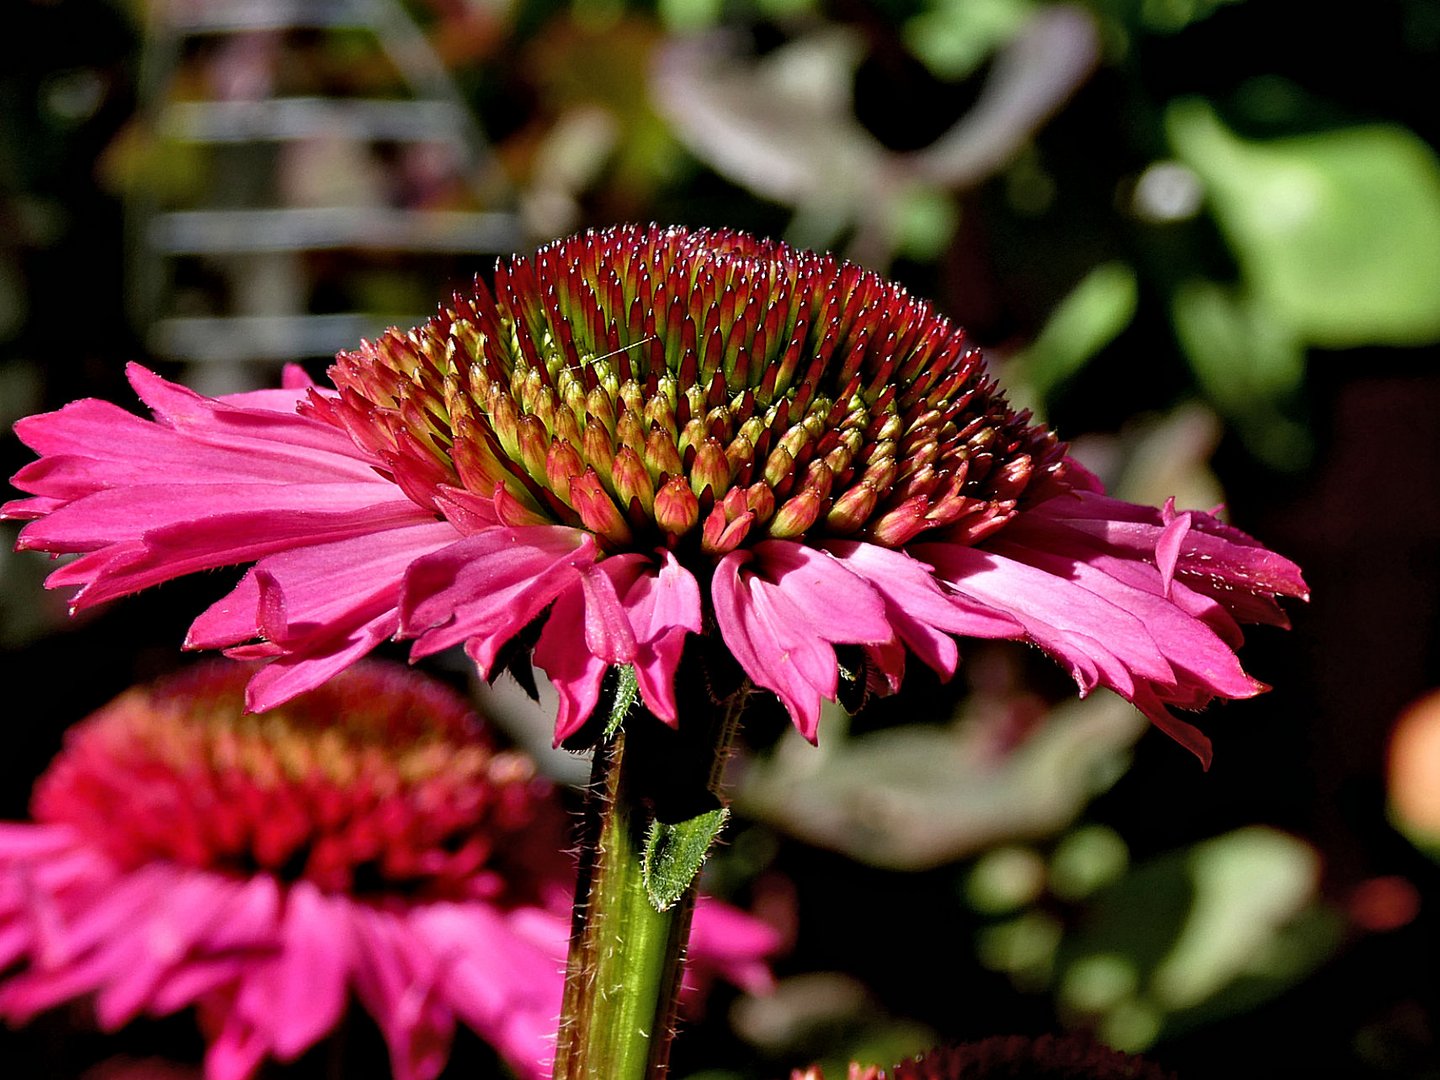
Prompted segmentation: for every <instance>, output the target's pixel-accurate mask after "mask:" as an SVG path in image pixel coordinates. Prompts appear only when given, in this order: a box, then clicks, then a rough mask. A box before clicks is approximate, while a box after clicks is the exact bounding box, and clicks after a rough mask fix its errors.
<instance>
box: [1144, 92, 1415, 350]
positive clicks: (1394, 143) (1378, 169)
mask: <svg viewBox="0 0 1440 1080" xmlns="http://www.w3.org/2000/svg"><path fill="white" fill-rule="evenodd" d="M1165 123H1166V131H1167V134H1168V135H1169V138H1170V142H1171V144H1172V145H1173V147H1174V148H1175V152H1176V154H1177V155H1178V156H1179V157H1180V159H1181V160H1182V161H1184V162H1185V164H1186V165H1188V166H1189V167H1190V168H1191V169H1193V170H1194V171H1195V173H1196V174H1197V175H1198V176H1200V178H1201V179H1202V180H1203V181H1204V182H1205V185H1206V188H1207V193H1208V197H1209V200H1210V204H1211V207H1212V209H1213V210H1214V213H1215V217H1216V220H1217V221H1218V223H1219V225H1220V227H1221V229H1222V230H1223V231H1224V233H1225V235H1226V238H1227V239H1228V240H1229V242H1230V244H1231V246H1232V247H1233V248H1234V252H1235V257H1236V259H1237V261H1238V262H1239V264H1240V267H1241V270H1242V272H1243V274H1244V278H1245V284H1246V286H1247V288H1248V290H1249V291H1250V292H1251V293H1252V294H1253V298H1254V300H1255V302H1256V303H1258V304H1260V305H1262V306H1263V307H1264V308H1266V309H1267V310H1268V312H1269V313H1270V314H1271V315H1273V317H1275V318H1276V319H1278V320H1280V321H1282V322H1283V323H1284V324H1286V325H1287V326H1288V327H1289V328H1290V329H1291V331H1292V332H1293V333H1294V335H1295V336H1296V338H1297V339H1298V340H1299V341H1300V342H1302V343H1304V344H1309V345H1319V346H1323V347H1327V348H1347V347H1351V346H1356V345H1367V344H1390V345H1418V344H1425V343H1428V342H1431V341H1434V340H1436V339H1437V338H1440V273H1437V272H1436V270H1437V260H1440V255H1437V252H1440V161H1437V160H1436V157H1435V154H1434V153H1433V152H1432V151H1431V150H1430V149H1429V148H1428V147H1427V146H1426V145H1425V144H1424V143H1423V142H1421V141H1420V140H1419V139H1418V138H1416V137H1415V136H1414V135H1413V134H1412V133H1411V132H1409V131H1408V130H1406V129H1404V128H1402V127H1398V126H1395V125H1379V124H1377V125H1371V126H1366V127H1353V128H1346V129H1343V130H1339V131H1328V132H1323V133H1320V134H1311V135H1300V136H1292V137H1288V138H1283V139H1274V140H1269V141H1264V142H1256V141H1251V140H1247V139H1242V138H1240V137H1238V136H1237V135H1235V134H1234V133H1233V132H1232V131H1230V130H1229V128H1227V127H1226V126H1225V125H1224V124H1223V123H1222V122H1221V121H1220V119H1219V118H1218V117H1217V116H1216V115H1215V112H1214V110H1213V109H1212V108H1211V107H1210V105H1209V104H1208V103H1206V102H1205V101H1203V100H1200V99H1198V98H1187V99H1184V100H1181V101H1178V102H1176V103H1175V104H1173V105H1171V106H1170V108H1169V109H1168V110H1167V112H1166V116H1165Z"/></svg>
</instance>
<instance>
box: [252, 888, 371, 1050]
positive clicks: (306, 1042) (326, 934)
mask: <svg viewBox="0 0 1440 1080" xmlns="http://www.w3.org/2000/svg"><path fill="white" fill-rule="evenodd" d="M348 903H349V901H346V900H343V899H341V900H337V901H333V902H332V901H330V900H327V899H326V898H325V897H323V896H321V895H320V892H319V890H317V889H316V888H315V887H314V886H313V885H311V884H310V883H309V882H308V881H299V882H297V883H295V884H294V885H292V886H291V887H290V890H289V895H288V896H287V898H286V901H285V919H284V925H283V944H282V947H281V952H280V954H279V956H277V957H276V960H275V964H274V968H273V971H274V979H273V981H270V982H269V985H266V986H264V987H263V988H258V989H261V992H262V993H264V995H265V1000H264V1001H263V1002H261V1003H259V1004H260V1007H263V1008H265V1009H267V1010H269V1012H270V1015H271V1018H272V1019H271V1023H270V1028H269V1032H270V1043H271V1045H272V1046H273V1047H274V1049H275V1056H276V1057H277V1058H279V1059H280V1060H281V1061H290V1060H293V1059H294V1058H297V1057H299V1056H300V1054H301V1053H302V1052H304V1051H305V1050H306V1049H308V1048H309V1047H310V1046H312V1045H314V1044H315V1043H316V1042H318V1041H320V1039H322V1038H324V1037H325V1036H326V1035H327V1034H329V1033H330V1032H331V1031H333V1030H335V1028H336V1026H337V1025H338V1024H339V1023H340V1018H341V1016H342V1015H343V1014H344V1012H345V1003H346V998H347V995H348V983H349V969H350V948H349V934H348V931H349V919H348V911H347V905H348Z"/></svg>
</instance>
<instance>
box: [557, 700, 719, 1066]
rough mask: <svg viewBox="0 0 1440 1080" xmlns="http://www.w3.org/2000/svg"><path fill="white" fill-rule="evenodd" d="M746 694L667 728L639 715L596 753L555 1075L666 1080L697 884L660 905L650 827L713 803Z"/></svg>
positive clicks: (689, 815) (687, 817) (684, 817)
mask: <svg viewBox="0 0 1440 1080" xmlns="http://www.w3.org/2000/svg"><path fill="white" fill-rule="evenodd" d="M744 696H745V694H744V692H743V691H742V692H738V693H736V694H735V695H733V696H732V697H731V698H729V699H728V700H727V701H726V702H724V703H722V704H721V705H718V706H717V705H713V704H711V703H709V702H706V704H708V705H710V709H709V715H706V716H694V715H690V716H686V717H684V718H683V719H682V720H681V723H680V731H678V732H677V731H674V730H671V729H670V728H668V727H666V726H665V725H663V724H661V723H660V721H658V720H656V719H655V718H654V717H653V716H650V715H649V714H648V713H645V712H643V711H641V712H638V713H636V714H633V715H632V716H631V717H630V718H629V719H627V720H626V721H625V725H624V730H622V731H619V732H617V733H616V734H615V735H614V737H613V738H612V739H611V740H610V741H609V743H608V744H606V745H604V746H601V747H599V748H597V749H596V751H595V762H594V768H593V777H592V784H591V790H590V793H589V797H588V799H587V801H586V810H585V821H584V825H583V827H582V834H581V838H580V845H581V853H580V877H579V880H578V882H577V885H576V894H575V916H574V921H573V923H572V927H571V938H570V959H569V963H568V965H567V969H566V974H565V999H564V1008H563V1015H562V1018H561V1027H560V1035H559V1044H558V1046H557V1049H556V1058H555V1072H554V1077H555V1080H661V1078H663V1077H664V1076H665V1074H666V1068H667V1065H668V1063H669V1058H670V1043H671V1040H672V1039H673V1037H674V1033H675V1022H676V1008H677V1003H678V999H679V993H680V979H681V968H682V966H683V963H684V958H685V947H686V942H687V941H688V940H689V936H690V919H691V915H692V914H693V912H694V907H695V895H696V887H697V886H696V881H693V880H692V881H691V882H690V883H689V885H688V887H687V888H685V889H684V891H683V894H682V895H681V896H680V897H679V899H678V900H677V901H676V902H674V903H673V904H671V905H670V906H668V907H667V908H666V909H665V910H663V911H661V910H657V907H656V904H655V903H654V902H653V901H652V899H651V891H650V890H648V889H647V879H646V870H645V861H644V853H645V842H646V835H647V833H648V832H649V831H650V830H651V829H652V827H654V826H655V823H657V822H658V823H660V824H661V825H673V824H677V823H681V822H684V821H687V820H691V819H693V818H695V817H696V816H697V815H700V814H703V813H705V812H706V811H707V810H713V809H714V808H715V807H716V806H717V805H718V798H719V797H718V793H717V790H716V789H717V788H718V786H719V777H720V769H721V766H722V764H723V761H724V757H725V754H726V751H727V750H728V748H729V745H730V741H731V739H732V738H733V736H734V732H735V729H736V727H737V725H738V720H739V714H740V710H741V707H742V703H743V699H744Z"/></svg>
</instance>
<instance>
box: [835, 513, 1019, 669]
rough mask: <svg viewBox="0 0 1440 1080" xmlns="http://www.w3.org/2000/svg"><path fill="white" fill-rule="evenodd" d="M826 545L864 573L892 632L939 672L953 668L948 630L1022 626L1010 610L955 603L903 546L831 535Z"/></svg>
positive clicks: (999, 630) (990, 633)
mask: <svg viewBox="0 0 1440 1080" xmlns="http://www.w3.org/2000/svg"><path fill="white" fill-rule="evenodd" d="M825 547H826V550H828V551H830V552H831V553H832V554H834V555H835V556H836V557H837V558H839V559H840V560H841V561H842V562H843V563H844V564H845V566H846V567H847V568H848V569H849V570H851V571H853V572H854V573H855V574H857V575H859V576H860V577H862V578H864V579H865V580H866V581H867V582H868V583H869V584H870V587H871V588H872V589H874V590H875V591H876V592H877V593H878V594H879V595H880V597H881V599H883V600H884V601H885V614H886V618H887V619H888V620H889V622H890V625H891V626H893V627H894V628H895V632H896V633H897V634H899V636H900V638H901V639H902V640H903V641H904V643H905V644H906V645H907V646H908V647H909V648H910V650H911V651H912V652H914V653H915V655H916V656H918V657H919V658H920V659H921V660H923V661H924V662H925V663H927V664H929V665H930V667H932V668H934V669H935V670H936V671H938V672H940V673H941V674H942V675H947V676H948V675H950V674H952V673H953V672H954V671H955V663H956V660H957V658H958V654H957V650H956V647H955V642H954V639H953V638H952V637H951V635H952V634H960V635H962V636H966V637H984V638H1014V637H1020V636H1021V635H1022V634H1023V630H1022V629H1021V627H1020V624H1019V623H1017V622H1016V621H1015V620H1014V619H1013V618H1011V617H1010V616H1008V615H1005V614H1002V613H998V612H989V611H980V610H975V609H973V608H966V607H963V606H961V605H959V604H956V603H955V602H954V600H953V599H952V598H951V597H949V596H947V595H946V594H945V593H944V592H942V591H941V589H940V586H939V585H938V584H937V583H936V581H935V576H934V571H933V569H932V568H931V567H930V566H928V565H926V564H925V563H923V562H921V561H920V560H919V559H916V558H913V557H912V556H910V555H907V554H905V553H904V552H900V551H895V550H892V549H890V548H884V547H880V546H879V545H878V544H866V543H861V542H859V541H855V540H837V541H830V542H828V543H827V544H826V545H825Z"/></svg>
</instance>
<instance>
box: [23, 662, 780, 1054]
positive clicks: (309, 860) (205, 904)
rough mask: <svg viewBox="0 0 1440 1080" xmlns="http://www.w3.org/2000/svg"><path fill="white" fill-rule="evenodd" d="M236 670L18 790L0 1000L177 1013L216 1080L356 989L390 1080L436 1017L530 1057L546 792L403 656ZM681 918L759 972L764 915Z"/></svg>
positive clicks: (335, 1010)
mask: <svg viewBox="0 0 1440 1080" xmlns="http://www.w3.org/2000/svg"><path fill="white" fill-rule="evenodd" d="M247 675H248V672H247V671H245V670H244V669H242V668H240V667H238V666H227V667H225V668H217V667H212V666H207V667H202V668H199V669H195V670H193V671H192V672H191V673H188V674H182V675H180V676H178V677H176V678H174V679H172V680H170V681H169V682H166V683H162V684H159V685H157V686H155V687H153V688H151V689H147V690H132V691H130V692H129V693H127V694H125V695H123V696H121V697H120V698H118V699H116V700H115V701H114V702H112V703H111V704H110V705H108V706H106V707H105V708H104V709H102V710H101V711H100V712H98V713H96V714H95V715H94V716H92V717H91V718H90V719H88V720H87V721H85V722H83V723H82V724H81V725H79V726H78V727H77V728H75V729H74V730H73V731H72V732H71V733H70V735H69V737H68V739H67V742H66V746H65V749H64V751H63V752H62V753H61V755H60V756H59V757H58V758H57V759H56V760H55V762H54V763H53V765H52V766H51V768H50V769H49V770H48V771H47V772H46V774H45V775H44V776H43V777H42V778H41V780H40V781H39V782H38V784H37V785H36V790H35V794H34V799H33V814H34V818H35V823H34V824H9V825H3V826H0V969H4V968H8V967H11V966H12V965H14V964H16V962H17V961H19V962H22V963H23V967H22V968H21V970H20V971H19V972H18V973H17V974H15V975H13V977H11V978H9V979H8V980H7V981H5V982H4V984H3V985H0V1015H3V1016H4V1017H5V1018H6V1019H8V1020H10V1021H12V1022H24V1021H25V1020H26V1019H28V1018H29V1017H30V1016H32V1015H34V1014H35V1013H36V1012H38V1011H40V1010H43V1009H46V1008H49V1007H52V1006H54V1005H58V1004H60V1003H62V1002H64V1001H67V1000H70V999H73V998H77V997H82V996H88V995H93V996H94V1002H95V1009H96V1013H97V1016H98V1018H99V1020H100V1023H101V1024H102V1026H104V1027H105V1028H107V1029H115V1028H118V1027H120V1026H122V1025H124V1024H126V1023H127V1022H129V1021H130V1020H131V1019H133V1018H134V1017H136V1016H137V1015H139V1014H141V1013H142V1012H148V1013H150V1014H154V1015H163V1014H167V1013H171V1012H175V1011H178V1010H180V1009H183V1008H186V1007H190V1006H194V1007H195V1008H196V1009H197V1010H198V1013H199V1016H200V1020H201V1023H202V1026H203V1027H204V1028H205V1030H206V1033H207V1036H208V1039H209V1043H210V1047H209V1052H208V1056H207V1060H206V1073H207V1077H208V1078H209V1080H226V1078H243V1077H248V1076H250V1075H252V1074H253V1073H254V1072H255V1070H256V1069H257V1068H258V1067H259V1065H260V1063H261V1062H262V1061H263V1060H264V1059H265V1058H266V1057H275V1058H278V1059H281V1060H289V1059H292V1058H294V1057H296V1056H297V1055H299V1054H300V1053H302V1052H303V1051H304V1050H306V1049H307V1048H308V1047H310V1046H311V1045H312V1044H314V1043H315V1042H316V1041H317V1040H319V1039H321V1038H323V1037H324V1036H325V1035H327V1034H328V1033H329V1032H330V1031H331V1030H332V1029H333V1028H334V1027H335V1026H336V1024H337V1023H338V1022H339V1020H340V1018H341V1016H342V1014H343V1013H344V1012H345V1010H346V1008H347V1007H348V1005H349V1002H350V999H351V997H352V996H353V997H354V998H355V999H357V1000H358V1001H359V1003H360V1004H361V1005H362V1006H363V1007H364V1009H365V1010H366V1011H367V1012H369V1014H370V1015H371V1016H373V1017H374V1019H375V1021H376V1022H377V1024H378V1025H379V1027H380V1030H381V1032H382V1033H383V1034H384V1036H385V1038H386V1041H387V1043H388V1044H389V1047H390V1050H391V1057H392V1065H393V1069H394V1073H395V1075H396V1076H397V1077H401V1078H416V1080H425V1078H428V1077H433V1076H435V1075H436V1074H438V1073H439V1071H440V1069H441V1067H442V1066H443V1065H444V1063H445V1060H446V1058H447V1056H448V1048H449V1041H450V1037H451V1034H452V1032H453V1029H454V1025H455V1022H456V1020H457V1019H458V1020H459V1021H461V1022H462V1023H464V1024H466V1025H467V1026H469V1027H471V1028H473V1029H474V1030H475V1031H476V1032H478V1033H479V1034H480V1035H481V1036H482V1037H483V1038H485V1039H487V1040H488V1041H489V1042H491V1043H492V1044H493V1045H494V1046H495V1047H496V1049H497V1050H498V1051H499V1052H500V1054H501V1055H502V1056H503V1057H505V1058H506V1059H507V1060H508V1061H509V1062H511V1064H512V1065H513V1066H514V1067H515V1068H516V1069H517V1070H518V1071H519V1072H520V1074H521V1075H522V1076H525V1077H539V1076H542V1075H545V1074H546V1072H547V1068H548V1067H547V1065H546V1062H547V1060H548V1056H549V1054H550V1053H551V1052H553V1044H552V1037H553V1034H554V1030H555V1023H556V1018H557V1016H558V1014H559V1008H560V995H561V982H562V978H561V973H562V970H563V966H564V956H565V948H566V942H567V939H568V936H569V911H568V908H569V902H570V889H571V882H570V875H571V873H572V871H571V868H570V867H569V866H568V865H567V862H566V861H565V860H564V858H563V856H561V855H560V851H561V847H560V845H561V841H562V837H563V829H564V820H563V814H561V812H560V810H559V808H558V805H557V804H556V803H555V802H554V800H552V799H550V798H548V790H549V789H548V786H547V785H546V784H545V783H544V782H543V781H541V780H539V779H537V778H536V776H535V775H534V772H533V769H532V767H531V765H530V764H529V762H528V760H527V759H526V758H524V757H523V756H521V755H519V754H516V753H512V752H506V751H498V750H496V749H494V748H493V747H492V746H491V745H490V743H489V742H488V741H487V740H486V739H485V738H484V737H483V734H482V733H481V732H480V731H479V730H477V728H476V725H475V722H474V719H473V717H472V716H470V715H469V713H468V710H467V709H466V707H465V704H464V702H463V701H462V700H460V699H459V698H458V697H456V696H455V695H454V694H453V693H451V692H450V691H449V690H447V689H445V688H444V687H441V686H439V685H437V684H434V683H431V682H428V681H425V680H423V679H422V678H421V677H420V676H418V675H416V674H414V673H412V672H409V671H406V670H405V669H403V668H399V669H396V668H390V667H385V666H381V665H378V664H373V663H366V664H361V665H359V666H357V667H354V668H351V669H350V670H349V671H347V672H345V673H344V674H342V675H340V676H338V677H337V678H336V679H335V680H333V681H332V682H330V683H327V684H325V685H324V686H322V687H320V688H319V689H317V690H314V691H312V692H310V693H308V694H306V695H303V696H301V697H298V698H296V699H295V700H293V701H292V702H290V703H289V704H288V705H287V706H285V707H284V708H282V709H280V710H278V711H275V712H271V713H266V714H261V715H254V714H248V715H247V714H244V713H243V693H242V688H243V685H244V681H245V678H246V676H247ZM696 921H697V933H696V937H695V948H694V950H693V957H694V961H695V964H696V965H697V966H698V967H700V968H701V969H702V973H703V971H704V969H708V970H709V972H710V973H719V974H724V975H725V976H726V977H728V978H731V979H732V980H734V981H739V982H741V983H742V984H744V985H747V986H751V987H757V986H761V985H763V984H764V981H765V979H766V978H767V972H766V968H765V965H764V961H763V956H764V955H765V953H767V952H768V951H770V950H772V949H773V947H774V944H775V934H774V933H773V932H772V931H770V930H769V929H768V928H767V927H765V926H764V925H763V924H760V923H758V922H756V921H755V920H754V919H752V918H750V917H749V916H746V915H743V914H742V913H740V912H738V911H734V910H733V909H727V908H725V907H724V906H723V905H718V904H715V903H713V902H705V903H703V904H702V905H701V907H700V908H699V910H698V912H697V916H696ZM717 938H718V939H720V940H719V941H718V942H717V941H716V939H717ZM717 944H718V945H719V947H718V948H717V947H713V946H715V945H717Z"/></svg>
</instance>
